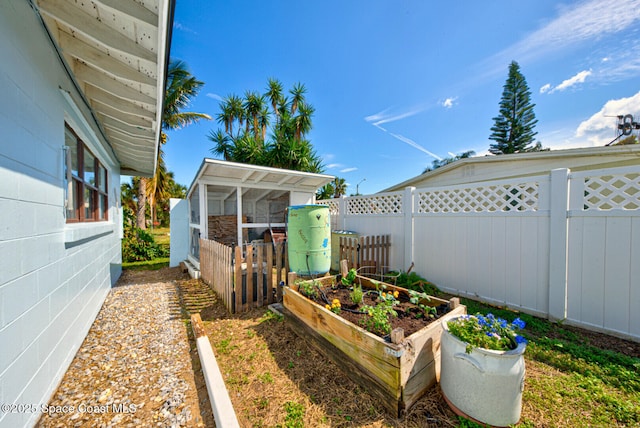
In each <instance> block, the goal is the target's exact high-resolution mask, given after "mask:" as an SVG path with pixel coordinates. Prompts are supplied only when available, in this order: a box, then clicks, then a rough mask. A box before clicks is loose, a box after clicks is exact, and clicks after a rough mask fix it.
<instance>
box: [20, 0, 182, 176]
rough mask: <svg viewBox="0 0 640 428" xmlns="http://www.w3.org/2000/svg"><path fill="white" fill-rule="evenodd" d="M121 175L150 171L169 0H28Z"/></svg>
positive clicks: (168, 37)
mask: <svg viewBox="0 0 640 428" xmlns="http://www.w3.org/2000/svg"><path fill="white" fill-rule="evenodd" d="M31 2H32V4H33V6H34V8H35V9H36V10H37V12H38V13H39V15H40V16H41V18H42V21H43V22H44V24H45V27H46V29H47V31H48V33H49V35H50V37H51V39H52V40H53V42H54V45H55V46H56V49H57V50H58V54H59V56H60V58H61V59H62V60H63V62H64V64H65V67H66V68H67V71H68V72H69V74H70V76H71V78H72V80H73V81H74V82H75V85H76V87H77V89H78V91H79V92H80V94H81V96H82V97H83V98H84V102H85V103H86V104H87V106H88V107H89V108H90V109H91V111H92V114H93V117H94V119H95V120H96V122H97V123H98V126H99V127H100V130H101V132H102V134H103V135H104V137H105V139H106V140H107V143H108V144H109V145H110V146H111V148H112V149H113V151H114V152H115V155H116V157H117V160H118V162H119V163H120V167H121V169H120V172H121V174H124V175H145V176H150V175H153V174H154V171H155V168H156V162H157V152H158V145H159V141H160V132H161V128H162V105H163V101H164V85H165V80H166V70H167V64H168V54H169V44H170V40H171V26H172V22H173V10H174V0H89V1H74V0H31Z"/></svg>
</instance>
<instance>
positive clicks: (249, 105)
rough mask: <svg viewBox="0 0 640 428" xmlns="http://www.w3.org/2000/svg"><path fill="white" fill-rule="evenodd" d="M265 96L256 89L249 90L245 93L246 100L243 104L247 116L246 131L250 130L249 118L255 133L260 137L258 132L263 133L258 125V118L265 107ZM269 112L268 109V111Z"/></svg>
mask: <svg viewBox="0 0 640 428" xmlns="http://www.w3.org/2000/svg"><path fill="white" fill-rule="evenodd" d="M265 102H266V100H265V97H264V95H260V94H259V93H257V92H254V91H247V92H246V94H245V102H244V104H243V105H242V106H243V107H244V111H245V113H246V116H247V125H246V132H249V128H250V124H249V119H251V121H252V125H253V128H252V129H253V135H254V136H255V137H256V138H258V134H259V133H261V131H260V127H259V126H258V118H259V117H260V115H261V114H262V112H263V110H264V109H265V107H266V106H265ZM267 114H268V111H267Z"/></svg>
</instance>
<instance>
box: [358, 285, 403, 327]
mask: <svg viewBox="0 0 640 428" xmlns="http://www.w3.org/2000/svg"><path fill="white" fill-rule="evenodd" d="M397 298H398V292H397V291H394V292H393V293H385V292H384V291H382V292H379V294H378V300H379V302H378V304H377V305H375V306H369V305H366V306H363V307H362V310H363V311H364V312H365V313H366V314H367V317H365V318H364V319H362V320H361V321H360V323H361V325H363V326H364V328H366V329H367V330H369V331H370V332H372V333H374V334H381V335H385V334H389V333H391V321H390V319H389V317H390V316H393V317H397V316H398V313H397V312H396V311H395V310H394V309H393V306H394V305H395V304H396V303H398V300H397Z"/></svg>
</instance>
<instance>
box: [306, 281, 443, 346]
mask: <svg viewBox="0 0 640 428" xmlns="http://www.w3.org/2000/svg"><path fill="white" fill-rule="evenodd" d="M323 291H324V294H325V295H326V297H327V300H328V301H329V304H331V302H332V301H333V299H338V300H340V305H341V307H342V310H341V311H340V313H339V314H338V316H340V317H342V318H344V319H346V320H347V321H350V322H352V323H353V324H355V325H357V326H360V327H363V328H365V327H364V322H365V320H366V318H368V317H369V316H368V315H367V314H363V313H354V312H352V311H361V310H362V309H361V308H362V307H363V306H366V305H368V306H376V305H377V304H378V303H379V302H380V301H379V299H378V294H377V293H376V292H369V293H365V294H364V296H363V299H362V303H361V304H360V305H354V304H353V302H352V301H351V297H350V294H351V290H349V289H347V288H344V287H336V288H331V287H325V288H323ZM363 291H366V290H363ZM313 300H314V301H315V302H316V303H318V304H319V305H322V306H324V305H326V304H327V303H326V302H325V301H324V299H323V298H322V296H321V295H320V296H318V298H316V299H313ZM398 300H399V303H397V304H396V305H394V306H393V309H394V310H395V311H396V312H397V313H398V316H397V317H394V316H390V317H389V321H390V324H391V329H392V330H393V329H396V328H402V329H403V330H404V335H405V337H407V336H410V335H411V334H413V333H415V332H416V331H418V330H421V329H422V328H424V327H426V326H427V325H429V324H431V323H432V322H435V321H437V320H438V318H440V317H441V316H442V315H444V314H445V313H447V312H449V308H448V306H447V305H440V306H438V307H436V309H437V315H435V317H430V316H428V315H426V316H425V314H424V312H423V311H422V309H420V308H419V307H418V306H417V305H414V304H413V303H411V302H409V298H408V297H407V296H405V295H403V294H400V296H399V297H398ZM374 334H375V333H374Z"/></svg>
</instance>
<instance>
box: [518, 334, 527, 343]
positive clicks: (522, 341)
mask: <svg viewBox="0 0 640 428" xmlns="http://www.w3.org/2000/svg"><path fill="white" fill-rule="evenodd" d="M516 343H527V339H525V338H524V337H522V336H520V335H519V334H517V335H516Z"/></svg>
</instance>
